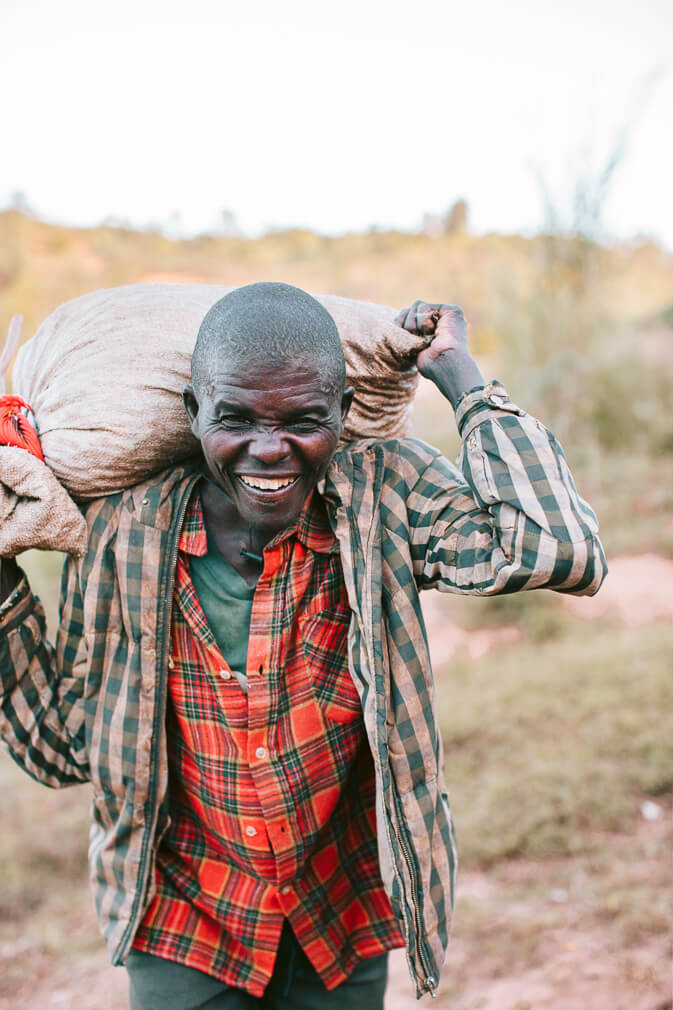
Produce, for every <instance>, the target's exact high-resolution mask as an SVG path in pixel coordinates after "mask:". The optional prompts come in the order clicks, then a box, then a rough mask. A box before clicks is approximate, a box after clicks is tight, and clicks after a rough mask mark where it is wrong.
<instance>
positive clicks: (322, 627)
mask: <svg viewBox="0 0 673 1010" xmlns="http://www.w3.org/2000/svg"><path fill="white" fill-rule="evenodd" d="M350 617H351V611H350V609H349V608H348V607H337V608H335V609H332V610H325V611H322V612H320V613H317V614H308V615H307V616H305V617H301V618H300V619H299V628H300V634H301V644H302V649H303V652H304V659H305V660H306V669H307V672H308V676H309V679H310V682H311V689H312V691H313V696H314V698H315V700H316V702H317V704H318V705H319V707H320V711H321V712H322V713H323V715H324V716H325V717H326V718H327V719H331V720H333V721H334V722H340V723H350V722H354V721H355V720H356V719H358V718H360V717H361V716H362V705H361V704H360V696H359V695H358V692H357V690H356V688H355V684H354V683H353V679H352V677H351V675H350V672H349V669H348V627H349V623H350Z"/></svg>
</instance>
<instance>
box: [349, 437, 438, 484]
mask: <svg viewBox="0 0 673 1010" xmlns="http://www.w3.org/2000/svg"><path fill="white" fill-rule="evenodd" d="M331 466H333V467H335V468H337V469H338V470H340V471H341V472H342V473H344V474H351V475H352V476H353V477H355V475H356V473H357V474H359V475H360V479H362V476H363V475H364V476H365V479H367V478H370V479H372V480H376V479H377V477H378V479H379V480H381V481H382V483H383V484H384V485H385V484H389V483H391V482H392V483H394V484H395V486H396V487H398V486H399V484H400V481H402V482H403V483H405V484H408V485H409V487H413V486H414V485H415V484H416V483H417V481H418V480H420V479H421V478H422V477H423V475H424V474H426V473H427V472H428V471H429V470H433V471H434V470H437V471H438V472H444V473H445V474H446V475H447V476H448V475H451V476H452V477H453V476H456V475H457V474H458V471H457V470H456V467H455V466H454V464H453V463H451V462H450V461H449V460H448V459H446V457H445V456H444V455H443V454H442V453H441V451H440V450H439V449H437V448H436V447H435V446H433V445H429V444H428V443H427V442H424V441H423V440H422V439H420V438H390V439H373V438H370V439H361V440H359V441H357V442H350V443H348V444H346V445H344V446H342V447H341V448H340V449H339V450H338V451H337V452H336V454H335V456H334V458H333V460H332V464H331Z"/></svg>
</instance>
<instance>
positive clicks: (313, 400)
mask: <svg viewBox="0 0 673 1010" xmlns="http://www.w3.org/2000/svg"><path fill="white" fill-rule="evenodd" d="M203 386H204V388H203V395H202V397H200V398H201V399H203V398H204V397H205V398H206V399H208V400H210V401H211V402H212V403H213V404H218V403H225V404H228V405H229V406H232V407H240V408H241V409H246V410H254V411H256V412H258V413H264V412H273V413H278V412H281V413H294V412H296V411H297V410H301V409H305V410H308V409H311V408H315V409H323V410H329V409H330V408H331V407H332V406H333V405H334V403H335V401H336V399H337V397H336V394H335V390H334V389H333V388H329V386H328V385H327V384H326V383H325V381H324V378H323V377H322V376H321V375H320V372H319V370H318V368H317V367H313V366H311V365H309V364H305V363H302V364H298V363H297V364H295V363H293V362H283V363H280V364H278V363H273V364H272V363H270V362H263V361H259V360H257V361H254V362H246V363H245V364H237V365H234V364H231V365H229V364H228V363H227V362H224V361H223V362H220V363H218V365H217V367H216V368H215V369H214V370H213V371H212V372H211V374H210V375H209V376H208V377H207V378H206V380H205V381H204V384H203Z"/></svg>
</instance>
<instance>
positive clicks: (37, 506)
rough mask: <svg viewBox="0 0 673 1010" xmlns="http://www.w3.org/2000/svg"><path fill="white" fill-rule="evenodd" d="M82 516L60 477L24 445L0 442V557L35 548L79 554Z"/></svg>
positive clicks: (82, 543)
mask: <svg viewBox="0 0 673 1010" xmlns="http://www.w3.org/2000/svg"><path fill="white" fill-rule="evenodd" d="M86 541H87V528H86V522H85V521H84V516H83V515H82V513H81V512H80V510H79V509H78V508H77V505H75V503H74V501H73V500H72V498H71V497H70V495H69V494H68V492H67V491H66V489H65V488H64V487H63V486H62V485H61V484H59V482H58V481H57V480H56V477H55V476H54V474H53V473H52V472H51V470H50V469H49V467H48V466H46V465H45V464H44V463H43V462H42V461H41V460H39V459H36V458H35V456H31V454H30V453H29V452H27V451H26V450H25V449H17V448H15V447H14V446H9V445H1V446H0V558H3V557H10V558H13V557H14V556H15V555H16V554H20V553H21V552H22V551H27V550H29V549H30V548H31V547H36V548H38V550H43V551H65V552H66V553H67V554H75V555H81V554H83V553H84V551H85V550H86Z"/></svg>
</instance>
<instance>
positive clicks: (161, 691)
mask: <svg viewBox="0 0 673 1010" xmlns="http://www.w3.org/2000/svg"><path fill="white" fill-rule="evenodd" d="M195 483H196V481H192V482H190V484H189V486H188V488H187V489H186V491H185V493H184V496H183V499H182V501H181V502H180V506H179V508H178V511H177V513H176V515H177V524H176V526H175V527H174V528H175V530H176V536H175V538H174V545H173V550H172V552H171V559H170V568H169V570H168V583H167V586H166V594H165V596H164V600H163V611H162V631H163V632H164V634H163V636H162V642H161V664H160V665H159V667H158V669H159V670H162V671H163V670H165V668H166V649H167V642H168V636H167V634H166V633H165V628H166V625H167V619H168V617H169V614H170V610H171V608H172V606H173V587H174V586H175V568H176V565H177V563H178V544H179V543H180V530H181V529H182V521H183V519H184V517H185V513H186V511H187V505H188V504H189V498H190V495H191V491H192V488H193V487H194V484H195ZM157 695H158V697H157V701H156V703H155V710H154V722H153V724H152V740H153V741H155V740H157V739H158V734H157V729H158V728H159V727H160V724H161V720H163V719H164V718H165V712H166V690H165V683H164V678H163V676H160V677H159V686H158V688H157ZM154 756H155V755H152V754H151V755H150V764H151V766H152V768H153V769H156V761H153V760H152V758H153V757H154ZM150 790H151V805H150V809H151V811H152V823H151V825H150V828H149V830H148V831H147V832H146V835H145V840H144V842H143V847H142V850H141V853H140V861H139V862H140V865H139V870H138V887H137V888H136V900H135V902H134V905H133V908H132V909H131V915H130V917H129V924H128V926H127V927H126V932H125V934H124V937H123V939H122V940H121V942H120V944H119V948H118V950H119V953H120V955H121V957H122V958H123V957H125V956H126V954H127V953H128V951H127V944H128V942H129V940H130V939H131V940H132V936H133V934H134V933H135V929H134V926H135V920H136V916H137V914H138V909H139V908H142V907H143V905H144V903H145V895H146V894H147V886H148V879H147V876H148V874H147V870H148V862H149V861H148V858H147V855H148V852H149V850H150V848H151V846H152V844H153V842H154V837H155V834H156V827H157V820H158V816H159V810H158V808H157V807H156V804H157V774H156V770H155V771H154V774H153V776H152V782H151V785H150ZM148 800H149V797H148ZM155 808H156V809H155Z"/></svg>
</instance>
